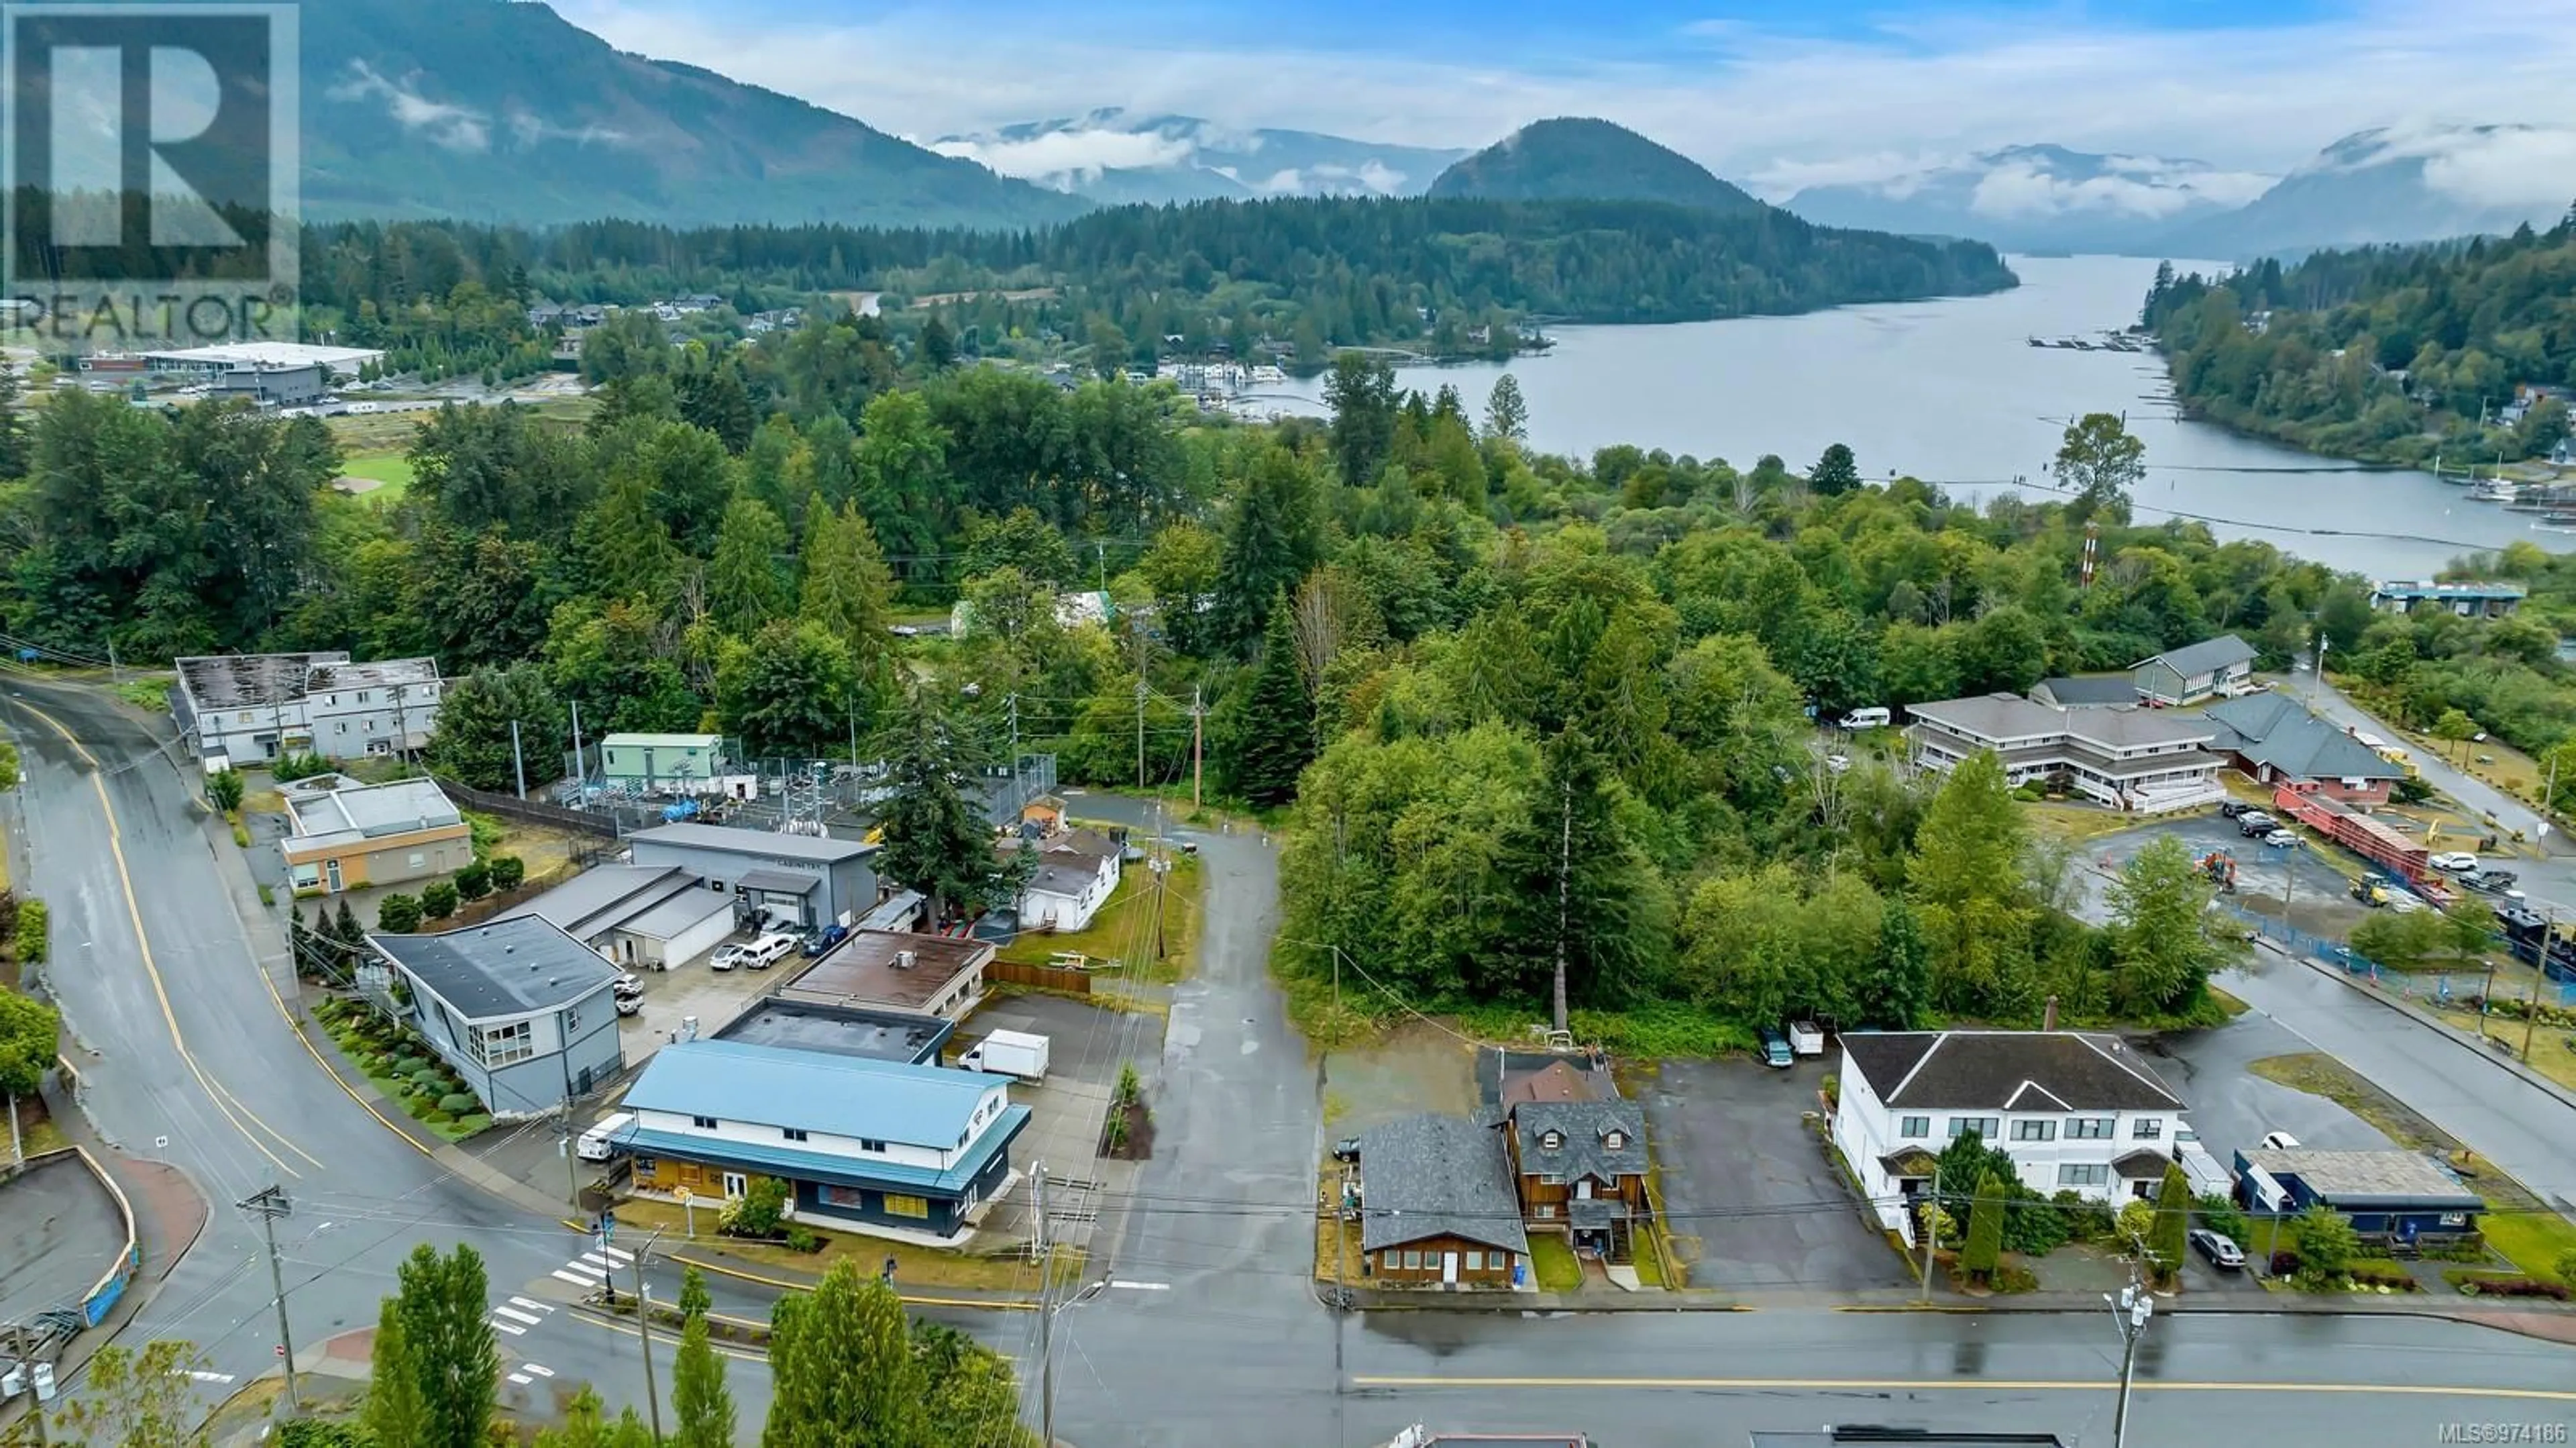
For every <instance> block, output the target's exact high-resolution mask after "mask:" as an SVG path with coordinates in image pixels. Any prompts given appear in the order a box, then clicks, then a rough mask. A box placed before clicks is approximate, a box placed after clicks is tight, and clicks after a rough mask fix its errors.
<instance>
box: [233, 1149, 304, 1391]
mask: <svg viewBox="0 0 2576 1448" xmlns="http://www.w3.org/2000/svg"><path fill="white" fill-rule="evenodd" d="M237 1205H239V1206H240V1208H241V1209H242V1210H243V1211H245V1212H256V1213H258V1214H259V1225H260V1231H261V1232H262V1234H263V1235H265V1236H266V1237H267V1238H268V1285H269V1287H270V1289H271V1290H272V1291H273V1292H274V1293H275V1297H276V1302H277V1355H278V1358H279V1360H280V1361H281V1362H282V1363H283V1364H284V1366H285V1369H286V1410H287V1411H288V1412H290V1413H301V1412H303V1411H304V1408H303V1405H302V1404H300V1403H298V1402H297V1401H296V1400H295V1335H294V1333H293V1332H291V1331H289V1330H288V1328H287V1325H286V1273H285V1271H284V1270H283V1269H282V1268H280V1267H279V1266H278V1263H277V1219H278V1218H280V1217H284V1216H291V1215H293V1213H294V1211H295V1204H294V1203H292V1202H290V1201H288V1200H287V1199H286V1189H285V1188H283V1187H280V1186H276V1185H273V1184H272V1185H270V1186H265V1187H262V1188H260V1189H259V1190H258V1191H257V1192H255V1193H253V1194H252V1195H250V1196H248V1197H246V1198H244V1199H243V1200H242V1201H241V1202H239V1203H238V1204H237Z"/></svg>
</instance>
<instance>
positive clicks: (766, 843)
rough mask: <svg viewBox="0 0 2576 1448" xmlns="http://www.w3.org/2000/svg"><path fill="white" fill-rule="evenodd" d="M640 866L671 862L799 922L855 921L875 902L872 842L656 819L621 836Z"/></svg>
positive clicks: (745, 901)
mask: <svg viewBox="0 0 2576 1448" xmlns="http://www.w3.org/2000/svg"><path fill="white" fill-rule="evenodd" d="M626 843H627V846H628V848H629V850H630V857H631V858H632V859H633V860H634V862H635V863H636V864H638V865H663V866H676V867H678V868H680V869H683V870H687V871H690V872H691V873H693V874H696V875H699V876H701V877H703V878H705V879H707V880H711V881H714V882H716V883H717V884H720V885H722V886H723V887H724V888H725V889H727V890H729V891H731V892H732V893H733V895H734V897H735V898H736V899H737V900H738V901H739V902H740V903H741V904H742V906H743V908H744V910H745V911H746V912H748V913H758V914H761V915H764V916H766V917H768V918H770V919H774V920H783V921H786V922H788V923H790V924H794V925H799V926H810V925H825V924H832V923H836V922H837V923H839V924H842V925H849V924H853V923H855V922H856V921H857V919H858V918H859V916H860V915H862V914H864V913H866V912H867V911H869V910H871V909H873V908H875V906H876V903H877V877H876V872H875V871H874V870H872V869H870V868H868V857H869V856H871V855H873V854H875V853H876V850H877V847H876V846H874V845H871V844H865V843H862V842H860V841H858V840H845V839H840V838H838V837H835V836H821V837H817V836H813V835H789V834H779V833H775V832H772V831H768V830H746V829H737V828H734V827H733V826H730V825H699V824H677V825H655V826H654V827H653V828H651V829H649V830H638V831H637V832H635V833H634V834H631V835H628V836H627V837H626Z"/></svg>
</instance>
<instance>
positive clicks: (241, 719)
mask: <svg viewBox="0 0 2576 1448" xmlns="http://www.w3.org/2000/svg"><path fill="white" fill-rule="evenodd" d="M233 722H235V723H237V724H247V723H249V722H250V711H249V710H248V709H244V710H243V711H241V712H240V713H238V714H235V715H234V716H233Z"/></svg>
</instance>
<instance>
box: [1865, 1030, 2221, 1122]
mask: <svg viewBox="0 0 2576 1448" xmlns="http://www.w3.org/2000/svg"><path fill="white" fill-rule="evenodd" d="M1842 1043H1843V1057H1844V1061H1845V1063H1846V1065H1847V1066H1848V1068H1849V1069H1850V1070H1853V1071H1857V1072H1859V1073H1860V1076H1861V1079H1862V1080H1864V1081H1867V1082H1868V1083H1869V1086H1870V1089H1871V1090H1872V1091H1875V1092H1876V1093H1877V1094H1878V1099H1879V1100H1881V1101H1883V1102H1885V1103H1886V1104H1887V1105H1888V1106H1889V1107H1891V1108H1894V1107H1914V1108H1932V1109H1948V1110H1983V1111H2179V1110H2181V1109H2182V1098H2181V1097H2179V1096H2176V1095H2174V1093H2173V1091H2172V1090H2171V1089H2170V1088H2168V1087H2167V1086H2166V1085H2165V1083H2164V1080H2163V1078H2162V1077H2159V1076H2158V1075H2157V1074H2156V1073H2155V1069H2154V1068H2153V1067H2151V1066H2149V1065H2148V1064H2147V1063H2146V1059H2145V1058H2144V1057H2142V1056H2140V1055H2139V1054H2138V1053H2137V1052H2136V1051H2134V1050H2131V1049H2130V1048H2129V1047H2128V1045H2127V1044H2126V1043H2125V1042H2123V1041H2121V1039H2120V1038H2119V1037H2117V1036H2112V1035H2104V1034H2100V1033H2097V1032H2092V1031H1846V1032H1844V1033H1843V1036H1842Z"/></svg>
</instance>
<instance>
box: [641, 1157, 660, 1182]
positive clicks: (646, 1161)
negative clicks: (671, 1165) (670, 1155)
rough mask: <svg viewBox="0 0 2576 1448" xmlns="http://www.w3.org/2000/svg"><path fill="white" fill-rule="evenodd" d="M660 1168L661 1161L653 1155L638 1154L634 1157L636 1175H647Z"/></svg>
mask: <svg viewBox="0 0 2576 1448" xmlns="http://www.w3.org/2000/svg"><path fill="white" fill-rule="evenodd" d="M661 1169H662V1163H661V1162H660V1161H659V1160H657V1159H655V1158H653V1157H649V1156H639V1157H637V1158H635V1174H636V1175H637V1176H640V1177H649V1176H651V1175H652V1174H653V1173H655V1172H657V1171H660V1170H661Z"/></svg>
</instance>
